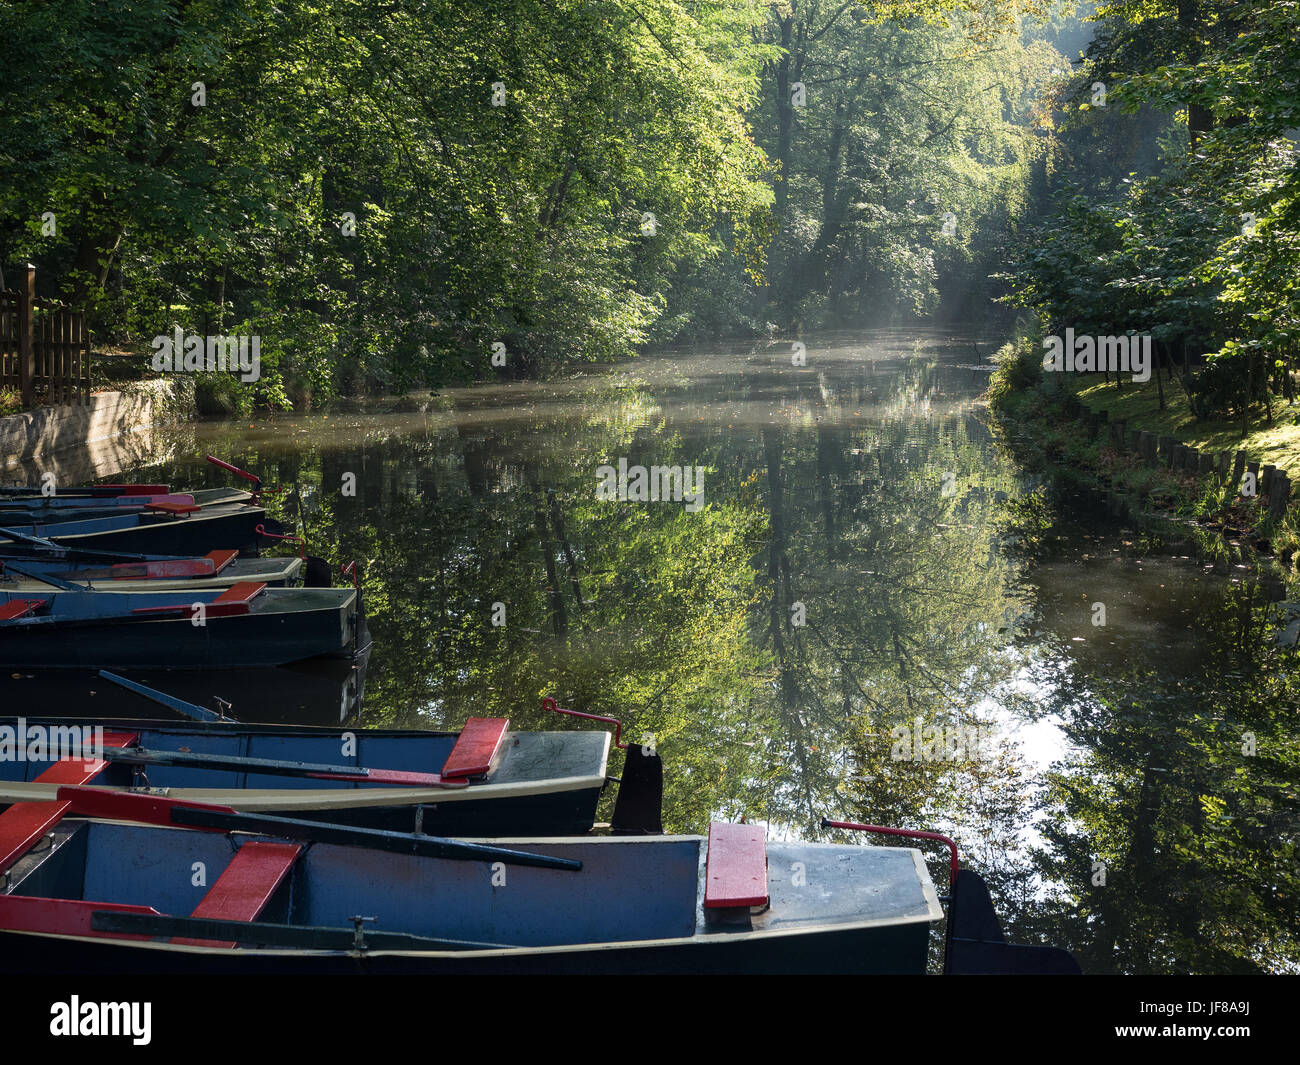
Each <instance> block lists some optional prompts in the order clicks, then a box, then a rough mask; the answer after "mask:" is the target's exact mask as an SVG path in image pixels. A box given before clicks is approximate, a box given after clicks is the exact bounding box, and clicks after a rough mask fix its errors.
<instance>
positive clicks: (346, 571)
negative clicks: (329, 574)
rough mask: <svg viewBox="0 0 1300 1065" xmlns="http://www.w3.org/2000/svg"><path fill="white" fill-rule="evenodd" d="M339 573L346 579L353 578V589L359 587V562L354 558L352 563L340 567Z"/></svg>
mask: <svg viewBox="0 0 1300 1065" xmlns="http://www.w3.org/2000/svg"><path fill="white" fill-rule="evenodd" d="M339 573H340V575H342V576H344V577H351V578H352V587H353V589H354V590H355V589H356V587H357V560H356V559H355V558H354V559H353V560H352V561H351V562H345V563H343V565H341V566H339Z"/></svg>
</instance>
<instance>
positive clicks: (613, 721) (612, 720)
mask: <svg viewBox="0 0 1300 1065" xmlns="http://www.w3.org/2000/svg"><path fill="white" fill-rule="evenodd" d="M542 709H543V710H550V711H551V712H552V713H556V714H568V715H569V716H570V717H585V718H586V719H587V720H588V721H603V722H605V724H607V725H613V726H614V746H615V747H617V748H618V749H619V750H620V751H626V750H627V744H626V743H620V742H619V738H620V737H621V736H622V735H623V722H621V721H620V720H619V719H618V718H616V717H602V716H601V715H600V714H584V713H583V712H582V711H581V710H566V709H565V708H564V707H562V706H560V705H559V704H557V703H556V701H555V700H554V699H552V698H551V697H550V696H547V697H546V698H545V699H543V700H542Z"/></svg>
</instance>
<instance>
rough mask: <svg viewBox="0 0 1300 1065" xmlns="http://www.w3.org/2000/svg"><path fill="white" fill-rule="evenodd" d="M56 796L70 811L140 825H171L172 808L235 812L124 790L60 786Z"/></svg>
mask: <svg viewBox="0 0 1300 1065" xmlns="http://www.w3.org/2000/svg"><path fill="white" fill-rule="evenodd" d="M56 797H57V799H58V801H59V802H66V803H69V804H70V805H69V809H68V813H70V814H76V815H78V816H81V817H102V818H106V819H109V820H113V821H135V822H138V823H139V824H142V825H170V824H171V823H172V815H171V812H172V810H174V809H176V808H177V807H181V806H183V807H186V808H187V809H190V810H211V811H213V812H215V813H222V814H233V813H234V812H235V810H234V807H231V806H216V805H214V804H212V803H207V802H188V801H186V800H185V799H166V798H163V797H162V796H159V795H138V794H134V793H132V792H126V791H106V790H104V789H102V788H80V787H68V788H60V789H59V790H58V792H57V793H56ZM0 816H2V815H0ZM186 827H189V826H186ZM193 831H196V832H225V831H226V829H224V828H195V829H193Z"/></svg>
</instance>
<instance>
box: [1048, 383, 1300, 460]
mask: <svg viewBox="0 0 1300 1065" xmlns="http://www.w3.org/2000/svg"><path fill="white" fill-rule="evenodd" d="M1058 376H1060V377H1062V378H1064V384H1065V386H1066V388H1069V389H1072V390H1073V391H1074V393H1075V394H1076V395H1077V396H1078V397H1079V401H1080V402H1081V403H1083V404H1084V405H1085V406H1087V407H1090V408H1092V409H1093V410H1095V411H1106V412H1107V413H1108V414H1109V415H1110V420H1111V421H1112V422H1113V421H1116V420H1118V419H1124V420H1125V421H1127V422H1128V430H1129V432H1137V431H1139V430H1144V431H1146V432H1149V433H1156V434H1157V435H1160V436H1172V437H1174V438H1175V439H1176V440H1178V441H1179V442H1181V443H1183V444H1187V445H1188V446H1189V447H1194V448H1197V449H1199V450H1202V451H1205V450H1209V451H1214V452H1218V451H1228V452H1234V453H1235V452H1237V451H1244V452H1245V453H1246V455H1247V457H1248V458H1250V459H1253V460H1258V461H1259V462H1260V463H1261V464H1267V465H1272V466H1276V467H1278V469H1282V470H1286V473H1287V476H1288V477H1290V478H1291V479H1292V480H1293V481H1296V480H1300V424H1297V420H1298V419H1300V408H1296V407H1290V406H1288V405H1287V403H1286V401H1285V400H1274V401H1273V428H1272V429H1269V428H1267V427H1266V425H1265V421H1264V411H1263V408H1261V407H1257V408H1255V409H1253V410H1252V411H1251V422H1250V428H1251V432H1250V434H1249V435H1248V436H1246V437H1244V438H1243V437H1242V435H1241V422H1240V420H1239V419H1236V418H1233V419H1226V418H1216V419H1207V420H1206V421H1201V422H1198V421H1197V420H1196V417H1195V416H1194V415H1193V414H1192V412H1191V408H1190V407H1189V406H1188V403H1187V395H1186V393H1184V392H1183V389H1182V386H1181V385H1179V384H1178V382H1177V380H1173V381H1168V380H1167V381H1165V382H1164V387H1165V409H1164V410H1163V411H1162V410H1160V409H1159V407H1160V405H1159V398H1158V396H1157V393H1156V382H1155V379H1154V378H1152V380H1150V381H1147V382H1145V383H1143V384H1140V385H1139V384H1134V383H1133V382H1131V381H1125V382H1124V387H1123V388H1122V389H1116V387H1115V384H1114V382H1113V381H1112V382H1111V383H1110V384H1107V383H1105V382H1104V381H1103V380H1101V378H1100V377H1095V376H1083V375H1079V374H1061V375H1058Z"/></svg>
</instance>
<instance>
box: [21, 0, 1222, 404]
mask: <svg viewBox="0 0 1300 1065" xmlns="http://www.w3.org/2000/svg"><path fill="white" fill-rule="evenodd" d="M1033 6H1034V5H1033V3H1032V2H1031V3H1024V2H1022V0H1015V2H1011V3H1006V4H999V5H994V6H991V7H990V6H989V5H986V4H983V3H980V2H978V0H960V2H958V3H955V4H946V5H945V4H937V3H932V2H928V0H881V2H875V3H873V2H863V3H857V2H850V3H825V2H821V0H798V2H795V0H789V2H786V0H782V2H778V3H771V4H769V3H763V2H761V0H721V2H711V3H703V2H693V0H644V2H636V3H633V2H630V0H600V2H595V3H592V2H583V0H547V2H545V3H540V2H537V0H507V2H505V3H502V4H492V5H482V4H459V3H451V2H447V0H435V2H432V3H429V2H416V0H394V2H392V3H385V4H382V5H380V4H374V3H363V2H358V0H308V2H293V0H285V2H283V3H280V4H278V5H267V4H260V3H253V2H251V0H140V2H133V3H126V2H125V0H111V2H104V0H68V2H67V3H62V4H58V5H51V4H47V3H44V2H42V0H16V2H13V3H9V4H6V5H5V6H4V7H3V9H0V42H2V43H0V49H2V50H3V54H2V55H0V66H2V67H3V69H4V70H5V72H6V76H5V78H4V80H3V82H2V83H0V264H3V265H4V266H5V267H7V268H8V269H10V270H12V269H13V268H14V266H15V265H16V264H18V263H20V262H22V261H24V260H28V259H30V260H31V261H33V262H35V263H36V264H37V266H38V268H39V277H40V279H41V285H42V287H43V288H44V289H45V291H46V293H47V294H50V295H60V296H62V297H63V298H66V299H69V300H71V301H72V302H74V303H76V304H78V305H79V306H85V307H87V308H88V309H89V310H90V312H91V314H92V321H93V324H94V329H95V334H96V340H97V344H98V346H100V347H101V348H103V347H113V346H117V347H120V348H122V349H123V350H126V351H136V352H144V351H146V350H147V348H148V344H149V341H150V340H151V338H152V337H154V336H159V335H163V334H167V333H170V332H171V330H173V329H174V328H175V327H178V326H179V327H181V328H182V329H184V330H187V331H189V332H192V333H198V334H201V335H205V336H206V335H212V334H226V335H232V334H233V335H256V336H259V337H260V338H261V354H262V378H261V380H260V381H259V382H258V383H257V385H256V391H257V393H258V399H259V400H260V401H261V402H263V403H265V404H269V405H272V406H275V405H286V404H290V403H292V402H295V401H301V400H302V399H304V398H310V397H311V396H312V395H313V393H314V394H316V395H321V394H327V393H330V392H336V391H342V392H349V393H352V392H359V391H363V390H367V389H369V390H376V389H378V390H402V389H405V388H409V387H413V386H416V385H419V384H437V383H440V382H445V381H449V380H456V379H466V378H470V377H474V376H482V375H483V374H486V373H492V372H502V371H504V372H526V371H530V370H534V369H536V368H537V367H538V366H539V365H541V364H543V363H546V362H550V361H556V360H595V359H608V358H610V357H613V356H617V355H623V354H629V353H631V352H633V351H634V350H636V349H637V348H638V347H639V346H641V345H643V344H645V343H647V342H652V341H666V340H671V339H674V338H680V337H688V336H691V335H702V334H723V333H737V332H742V333H743V332H749V333H755V332H763V331H765V330H767V329H769V328H770V327H779V328H791V327H797V326H800V325H802V324H808V325H824V324H836V323H839V322H861V321H864V320H867V319H869V318H879V317H880V316H883V315H893V314H900V313H901V314H904V315H908V316H912V315H917V314H924V313H929V312H932V311H934V310H935V309H936V306H937V304H938V302H939V296H940V294H941V293H942V292H944V291H948V292H958V291H965V290H967V289H969V288H972V287H973V288H979V289H980V291H982V288H980V286H982V285H983V284H984V281H983V279H984V277H985V276H986V275H987V273H988V269H987V267H988V265H989V264H990V263H992V262H994V261H996V256H997V254H998V252H999V251H1000V249H1001V241H1000V238H1001V235H1002V234H1003V233H1004V232H1005V226H1006V223H1007V222H1008V221H1009V220H1010V219H1011V218H1013V217H1014V216H1015V215H1017V214H1018V213H1019V212H1020V211H1021V210H1022V209H1023V206H1024V204H1025V201H1026V191H1027V188H1028V184H1029V180H1030V170H1031V163H1032V161H1033V160H1034V159H1035V158H1037V157H1039V156H1041V155H1042V138H1041V137H1040V136H1039V135H1038V134H1037V133H1035V132H1034V131H1033V130H1032V129H1031V126H1032V124H1033V121H1034V118H1035V101H1036V100H1037V99H1038V96H1039V94H1040V90H1041V87H1042V85H1043V83H1044V82H1045V80H1046V79H1047V78H1048V77H1049V76H1050V72H1051V69H1052V68H1053V66H1054V65H1058V64H1059V62H1060V61H1059V56H1058V55H1057V53H1056V52H1055V51H1054V49H1053V48H1051V47H1050V46H1049V45H1047V44H1045V43H1043V42H1042V41H1035V40H1034V39H1032V38H1031V37H1030V36H1022V33H1021V27H1020V21H1019V20H1020V17H1021V14H1022V12H1023V11H1024V10H1028V9H1032V8H1033ZM946 218H950V219H951V224H949V225H947V226H945V219H946ZM10 283H11V284H12V281H11V282H10ZM1243 298H1247V297H1245V296H1243ZM494 345H502V346H503V348H497V349H496V355H497V360H496V361H495V362H493V361H492V354H493V350H494ZM143 365H144V363H143V360H141V366H142V367H143ZM217 391H218V393H219V394H217V395H215V396H214V397H213V399H212V402H213V403H214V404H216V405H217V406H222V405H227V406H228V405H229V404H230V402H231V400H230V397H229V396H228V395H227V394H226V392H228V391H229V390H228V389H227V390H226V392H222V391H221V390H217ZM236 405H237V404H236Z"/></svg>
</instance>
